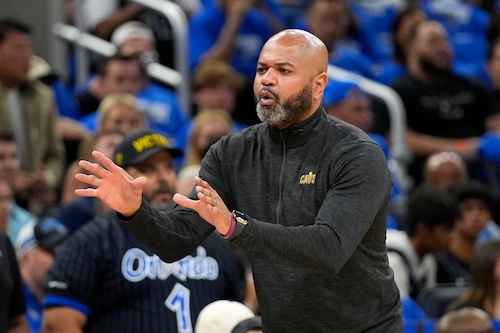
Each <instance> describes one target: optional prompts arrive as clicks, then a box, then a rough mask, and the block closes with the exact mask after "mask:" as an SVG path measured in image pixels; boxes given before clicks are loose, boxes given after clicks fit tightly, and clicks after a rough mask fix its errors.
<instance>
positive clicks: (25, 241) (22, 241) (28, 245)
mask: <svg viewBox="0 0 500 333" xmlns="http://www.w3.org/2000/svg"><path fill="white" fill-rule="evenodd" d="M35 224H36V223H35V222H34V221H30V222H28V223H26V224H25V225H24V226H23V227H22V228H21V230H19V233H18V234H17V238H16V240H15V242H14V247H15V248H16V250H17V252H18V253H19V254H20V255H21V254H24V253H27V252H28V251H29V250H31V249H32V248H34V247H35V246H36V245H37V241H36V238H35V231H34V229H35Z"/></svg>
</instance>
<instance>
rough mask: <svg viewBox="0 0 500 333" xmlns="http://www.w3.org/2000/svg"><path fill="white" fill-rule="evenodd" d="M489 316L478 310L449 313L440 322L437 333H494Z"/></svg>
mask: <svg viewBox="0 0 500 333" xmlns="http://www.w3.org/2000/svg"><path fill="white" fill-rule="evenodd" d="M494 332H495V331H494V330H493V325H492V323H491V318H490V317H489V315H488V314H487V313H486V312H485V311H483V310H481V309H477V308H463V309H460V310H455V311H452V312H448V313H447V314H445V315H444V316H443V317H441V319H440V320H439V322H438V324H437V327H436V331H435V333H494Z"/></svg>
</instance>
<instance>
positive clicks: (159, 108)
mask: <svg viewBox="0 0 500 333" xmlns="http://www.w3.org/2000/svg"><path fill="white" fill-rule="evenodd" d="M137 103H138V104H139V107H140V108H141V110H143V111H144V114H145V120H146V126H147V127H148V128H150V129H152V130H153V131H156V132H159V133H161V134H163V135H165V136H167V137H168V138H169V139H175V138H176V137H177V135H178V131H180V130H181V129H182V127H183V125H184V124H185V123H186V122H187V121H188V120H189V117H188V113H187V111H186V109H185V108H184V106H183V105H182V103H181V102H180V100H179V98H178V97H177V95H176V94H175V93H174V92H172V91H170V90H168V89H166V88H163V87H162V86H160V85H158V84H156V83H153V82H151V83H150V84H148V85H147V87H145V88H144V89H143V90H142V91H141V93H140V94H139V95H138V96H137ZM80 121H81V122H82V123H83V124H84V125H85V127H86V128H87V129H88V130H89V131H91V132H95V131H96V130H97V126H98V123H99V117H98V113H97V111H94V112H92V113H90V114H88V115H86V116H85V117H83V118H82V119H81V120H80Z"/></svg>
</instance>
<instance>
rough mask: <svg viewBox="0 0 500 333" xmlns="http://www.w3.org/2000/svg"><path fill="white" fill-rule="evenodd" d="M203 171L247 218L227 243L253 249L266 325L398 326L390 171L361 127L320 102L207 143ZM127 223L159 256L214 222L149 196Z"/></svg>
mask: <svg viewBox="0 0 500 333" xmlns="http://www.w3.org/2000/svg"><path fill="white" fill-rule="evenodd" d="M200 176H201V178H203V179H205V180H207V181H208V183H209V184H210V185H211V186H212V187H214V188H215V189H216V190H217V192H218V193H219V195H220V196H221V197H222V199H223V200H224V202H225V203H226V205H227V207H228V208H229V209H231V210H232V209H236V210H238V211H241V212H243V213H245V215H246V217H247V220H248V224H247V225H246V226H245V227H244V229H243V231H242V233H241V234H240V235H239V236H238V237H237V238H236V239H234V240H233V242H235V243H236V244H237V245H238V246H239V247H241V248H242V249H243V250H245V251H246V253H247V254H248V256H249V258H250V261H251V264H252V270H253V274H254V279H255V284H256V289H257V296H258V301H259V306H260V311H261V315H262V319H263V327H264V332H266V333H283V332H298V333H299V332H300V333H304V332H311V333H321V332H324V333H333V332H335V333H336V332H381V333H393V332H394V333H396V332H397V333H401V332H402V331H403V329H402V321H401V308H400V299H399V292H398V289H397V287H396V284H395V282H394V279H393V273H392V270H391V269H390V268H389V264H388V260H387V253H386V246H385V234H386V219H387V212H388V205H389V199H390V195H391V179H390V174H389V171H388V168H387V162H386V160H385V157H384V154H383V153H382V151H381V149H380V148H379V147H378V146H377V145H376V144H375V143H374V142H373V141H372V140H371V139H370V138H369V137H368V136H367V135H366V134H365V133H364V132H362V131H361V130H359V129H357V128H355V127H353V126H350V125H348V124H346V123H344V122H342V121H340V120H338V119H335V118H333V117H330V116H328V115H327V114H326V113H325V111H324V110H323V109H319V110H318V111H317V112H316V113H315V114H314V115H313V116H311V117H310V118H309V119H307V120H305V121H303V122H301V123H298V124H296V125H294V126H292V127H290V128H287V129H285V130H281V131H280V130H278V129H276V128H273V127H271V126H269V125H267V124H259V125H255V126H252V127H250V128H248V129H246V130H243V131H241V132H238V133H234V134H230V135H228V136H226V137H224V138H223V139H221V140H220V141H219V142H218V143H216V144H215V145H214V146H212V148H211V149H210V151H209V152H208V154H207V155H206V157H205V158H204V160H203V162H202V168H201V171H200ZM193 195H194V192H192V193H191V196H192V197H193V198H194V197H195V196H193ZM127 222H128V223H127V225H128V227H129V228H130V229H131V230H132V231H133V232H134V233H135V234H136V235H137V236H138V237H139V239H141V240H142V241H143V242H145V243H146V244H147V245H148V246H149V247H151V248H152V249H153V250H154V251H155V252H156V253H157V254H158V255H159V256H160V257H162V259H164V260H166V261H172V260H176V259H179V258H181V257H183V256H185V255H186V254H187V253H189V251H191V250H192V249H193V248H194V247H195V246H196V245H198V244H199V243H200V242H201V241H202V240H203V239H204V238H205V237H207V235H208V234H209V233H210V232H212V231H213V227H212V226H211V225H209V224H208V223H207V222H205V221H204V220H202V219H201V218H200V217H199V216H198V215H197V214H196V213H195V212H194V211H191V210H188V209H185V208H182V207H176V208H175V209H173V210H172V211H170V212H168V213H160V212H157V211H156V210H154V209H153V208H151V207H150V206H149V205H148V204H147V203H145V202H144V203H143V205H142V207H141V209H140V210H139V212H138V213H137V214H136V215H135V216H134V217H133V218H132V219H131V220H130V221H127Z"/></svg>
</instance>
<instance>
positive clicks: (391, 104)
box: [328, 65, 411, 188]
mask: <svg viewBox="0 0 500 333" xmlns="http://www.w3.org/2000/svg"><path fill="white" fill-rule="evenodd" d="M328 76H329V77H330V78H332V79H336V80H349V81H351V82H354V83H356V84H357V85H359V87H360V88H361V89H363V90H364V91H366V92H367V93H369V94H371V95H374V96H377V97H379V98H381V99H382V100H383V101H384V102H385V104H386V105H387V109H388V111H389V119H390V130H389V131H390V138H391V140H390V147H391V157H390V160H389V163H390V165H391V166H392V167H393V169H394V170H395V172H397V173H398V177H399V178H400V180H401V181H402V182H403V184H402V185H403V187H405V188H408V187H409V186H410V185H411V184H409V182H410V180H409V179H408V176H407V174H406V171H405V170H406V165H407V164H408V162H409V161H410V159H411V153H410V150H409V148H408V144H407V141H406V114H405V107H404V104H403V101H402V100H401V97H399V95H398V94H397V93H396V92H395V91H394V90H393V89H392V88H390V87H388V86H386V85H383V84H381V83H378V82H375V81H373V80H369V79H367V78H365V77H363V76H361V75H358V74H355V73H353V72H349V71H347V70H345V69H342V68H339V67H336V66H333V65H329V66H328Z"/></svg>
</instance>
